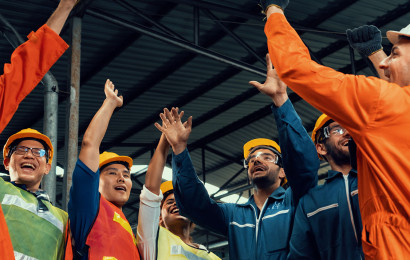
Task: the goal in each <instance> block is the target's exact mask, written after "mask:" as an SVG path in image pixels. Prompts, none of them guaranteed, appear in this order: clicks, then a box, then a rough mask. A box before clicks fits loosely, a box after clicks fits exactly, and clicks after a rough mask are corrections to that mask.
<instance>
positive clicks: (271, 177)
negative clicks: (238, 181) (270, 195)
mask: <svg viewBox="0 0 410 260" xmlns="http://www.w3.org/2000/svg"><path fill="white" fill-rule="evenodd" d="M279 171H280V168H279V169H278V170H269V172H268V173H267V174H266V175H263V176H257V177H255V178H253V179H250V182H251V184H252V186H253V187H254V188H258V189H263V188H268V187H270V186H272V185H273V184H275V182H276V181H277V179H279Z"/></svg>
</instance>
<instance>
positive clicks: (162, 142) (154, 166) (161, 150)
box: [145, 134, 169, 195]
mask: <svg viewBox="0 0 410 260" xmlns="http://www.w3.org/2000/svg"><path fill="white" fill-rule="evenodd" d="M168 152H169V143H168V141H167V139H166V138H165V135H164V134H162V135H161V138H160V139H159V142H158V146H157V149H156V150H155V153H154V155H153V156H152V159H151V161H150V163H149V165H148V170H147V174H146V175H145V187H147V189H148V190H149V191H151V192H152V193H154V194H156V195H159V194H160V186H161V180H162V173H163V171H164V168H165V163H166V160H167V156H168Z"/></svg>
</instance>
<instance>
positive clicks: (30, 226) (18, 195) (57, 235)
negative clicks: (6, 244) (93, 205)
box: [0, 179, 68, 260]
mask: <svg viewBox="0 0 410 260" xmlns="http://www.w3.org/2000/svg"><path fill="white" fill-rule="evenodd" d="M0 202H1V203H2V205H1V206H2V209H3V212H4V217H5V220H6V223H7V228H8V231H9V236H10V238H11V242H12V245H13V251H14V253H13V255H15V256H16V259H36V258H37V259H41V260H48V259H50V260H51V259H52V260H54V259H62V258H63V257H64V247H65V236H64V230H65V225H66V223H67V219H68V216H67V213H66V212H64V211H62V210H61V209H59V208H56V207H54V206H53V205H51V203H49V202H48V201H45V200H42V202H43V204H44V206H45V207H47V210H46V211H42V210H38V199H37V198H36V197H35V196H34V195H33V194H31V193H29V192H27V191H25V190H23V189H20V188H18V187H15V186H14V185H13V184H11V183H8V182H5V181H4V180H2V179H0Z"/></svg>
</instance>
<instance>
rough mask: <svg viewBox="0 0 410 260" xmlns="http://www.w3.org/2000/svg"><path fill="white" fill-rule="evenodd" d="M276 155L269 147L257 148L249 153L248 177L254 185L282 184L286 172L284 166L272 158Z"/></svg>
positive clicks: (262, 186)
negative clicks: (277, 163)
mask: <svg viewBox="0 0 410 260" xmlns="http://www.w3.org/2000/svg"><path fill="white" fill-rule="evenodd" d="M275 156H276V155H275V153H274V152H273V151H271V150H269V149H257V150H255V151H253V152H252V153H251V154H250V155H249V157H248V158H249V159H248V162H249V164H248V178H249V180H250V181H251V183H252V185H254V186H256V187H257V188H265V187H270V186H272V185H275V186H278V187H279V186H280V183H281V180H282V179H283V178H285V173H284V171H283V168H281V167H279V166H278V165H276V164H275V162H273V161H272V160H270V158H272V157H275Z"/></svg>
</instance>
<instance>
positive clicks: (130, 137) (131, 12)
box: [0, 0, 410, 258]
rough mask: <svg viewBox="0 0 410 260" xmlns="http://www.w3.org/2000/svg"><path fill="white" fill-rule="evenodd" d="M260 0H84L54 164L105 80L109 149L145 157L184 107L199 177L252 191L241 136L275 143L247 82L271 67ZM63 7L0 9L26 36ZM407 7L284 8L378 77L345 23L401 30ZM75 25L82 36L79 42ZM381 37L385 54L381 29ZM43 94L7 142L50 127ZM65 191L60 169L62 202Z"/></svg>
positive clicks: (64, 76) (131, 214) (1, 48)
mask: <svg viewBox="0 0 410 260" xmlns="http://www.w3.org/2000/svg"><path fill="white" fill-rule="evenodd" d="M256 2H257V1H255V0H235V1H234V0H225V1H217V0H206V1H205V0H203V1H202V0H158V1H152V0H138V1H137V0H81V1H80V2H79V4H78V5H77V7H76V8H75V10H74V11H73V14H72V16H71V18H70V19H69V22H68V23H67V25H66V26H65V28H64V30H63V32H62V37H63V38H64V39H65V40H66V41H67V42H68V43H71V45H72V44H78V45H79V46H81V52H80V53H79V52H77V53H76V55H77V58H79V59H80V66H77V67H76V69H79V78H78V79H77V80H78V81H79V86H80V87H79V114H78V116H77V117H74V118H73V117H69V116H68V115H69V111H68V107H70V98H69V97H70V89H72V88H71V87H70V86H71V84H70V82H72V78H70V77H72V76H70V75H71V74H70V73H69V68H70V64H72V57H71V55H70V53H71V52H70V51H67V52H66V53H65V54H64V56H63V57H62V58H61V59H60V60H59V61H58V62H57V63H56V64H55V65H54V66H53V68H52V69H51V73H52V74H53V75H54V77H55V78H56V79H57V82H58V101H59V105H58V128H57V130H58V135H57V163H58V165H59V166H60V167H61V168H65V166H66V161H67V160H66V158H65V157H67V156H65V149H66V147H67V145H66V139H67V138H66V137H67V136H68V138H69V136H70V135H69V134H68V132H67V131H68V130H67V129H68V126H69V125H70V124H73V122H78V140H76V142H77V144H80V143H81V139H82V135H83V134H84V132H85V130H86V128H87V126H88V124H89V122H90V120H91V118H92V117H93V115H94V113H95V112H96V111H97V110H98V108H99V107H100V105H101V104H102V102H103V100H104V97H105V96H104V92H103V88H104V83H105V80H106V79H107V78H109V79H111V80H112V81H113V82H114V84H115V86H116V88H118V89H119V90H120V92H121V93H122V94H123V96H124V105H123V107H122V108H120V109H118V110H117V111H116V112H115V113H114V115H113V117H112V119H111V123H110V126H109V128H108V131H107V134H106V136H105V138H104V140H103V144H102V148H101V151H104V150H108V151H112V152H116V153H118V154H121V155H128V156H131V157H132V158H133V160H134V164H135V165H147V164H148V163H149V160H150V157H151V155H152V153H153V151H154V149H155V147H156V144H157V142H158V140H159V137H160V132H159V131H158V130H157V129H156V128H155V127H154V123H155V122H159V121H160V118H159V113H161V112H162V109H163V108H164V107H167V108H171V107H179V108H180V109H181V110H184V111H185V115H186V116H190V115H192V116H193V129H192V133H191V136H190V139H189V147H188V149H189V151H190V153H191V157H192V159H193V162H194V165H195V168H196V170H197V173H198V175H199V177H200V178H201V179H202V180H203V181H204V182H206V183H209V184H212V185H214V186H216V187H218V188H220V189H221V190H223V191H224V192H225V195H221V194H222V193H219V194H217V195H215V197H216V198H218V199H221V196H227V195H230V194H236V195H239V196H240V197H242V198H245V199H246V198H248V196H249V194H250V192H249V188H250V186H249V184H248V180H247V175H246V171H244V170H243V167H242V157H243V153H242V147H243V144H244V143H246V142H247V141H248V140H250V139H253V138H258V137H264V138H271V139H274V140H277V139H278V133H277V129H276V126H275V120H274V118H273V116H272V114H271V111H270V105H271V104H270V100H269V98H267V97H266V96H264V95H262V94H260V93H258V91H257V90H256V89H254V88H253V87H252V86H250V85H249V84H248V82H249V81H250V80H258V81H262V82H263V81H264V75H265V69H266V65H265V58H264V56H265V54H266V53H267V46H266V37H265V35H264V32H263V29H264V23H265V22H264V19H263V18H264V16H263V15H262V14H261V13H260V8H259V7H258V6H257V4H256ZM57 4H58V1H56V0H19V1H8V0H0V14H1V15H2V16H3V17H4V19H5V20H6V21H7V22H8V23H9V24H10V25H11V26H12V27H13V28H14V29H15V30H16V31H17V33H18V34H19V35H21V36H24V35H27V34H28V33H29V32H30V31H32V30H36V29H37V28H38V27H40V26H41V25H42V24H43V23H45V22H46V20H47V18H48V17H49V15H50V14H51V13H52V11H53V10H54V9H55V7H56V6H57ZM409 11H410V2H409V1H407V0H378V1H375V0H329V1H328V0H316V1H306V0H290V4H289V6H288V7H287V9H286V15H287V17H288V19H289V21H290V23H291V24H292V26H294V28H295V29H296V30H297V31H298V33H299V34H300V35H301V37H302V40H303V41H304V42H305V44H306V45H307V46H308V47H309V50H310V52H311V56H312V58H313V59H315V60H316V61H317V62H319V63H322V64H324V65H326V66H329V67H332V68H334V69H336V70H338V71H341V72H344V73H354V74H364V75H368V76H375V75H376V74H375V70H374V68H372V66H371V65H370V63H369V61H368V60H367V59H363V58H362V57H361V56H360V55H359V54H358V53H353V52H352V50H351V49H350V48H349V45H348V42H347V40H346V35H345V31H346V29H348V28H354V27H358V26H360V25H363V24H373V25H376V26H377V27H379V28H380V30H381V31H382V34H383V36H384V35H385V32H386V31H387V30H388V29H393V30H400V29H401V28H403V27H405V26H406V25H407V24H408V23H409V21H410V14H409ZM74 20H75V21H76V22H74ZM0 30H1V32H2V34H3V36H4V37H0V62H2V63H6V62H9V59H10V54H11V53H12V51H13V47H12V45H11V44H10V43H13V38H14V36H13V32H12V31H11V29H10V27H8V26H6V25H5V24H4V22H2V23H1V24H0ZM75 30H77V31H76V32H75V33H77V35H78V34H79V35H80V36H81V42H80V41H79V40H75V39H74V38H72V35H73V32H74V31H75ZM73 41H76V42H73ZM283 44H286V43H283ZM383 45H384V49H385V51H386V53H389V52H390V48H391V46H390V44H389V43H388V41H387V39H386V38H385V37H384V38H383ZM43 96H44V87H43V86H42V85H41V84H40V85H39V86H38V87H37V88H36V89H35V90H34V91H33V92H32V93H31V94H30V95H29V96H28V97H27V98H26V99H25V100H24V101H23V102H22V103H21V105H20V107H19V109H18V111H17V112H16V114H15V116H14V118H13V119H12V121H11V122H10V124H9V125H8V127H7V128H6V129H5V130H4V131H3V132H2V134H1V135H0V143H1V144H4V143H5V142H6V140H7V138H8V136H10V135H11V134H13V133H15V132H17V131H19V130H21V129H23V128H28V127H30V128H35V129H38V130H40V131H42V129H43V117H44V109H43V106H44V105H43V104H44V101H43V99H44V98H43ZM289 96H290V99H291V101H292V102H293V104H294V106H295V108H296V111H297V112H298V114H299V115H300V117H301V118H302V121H303V124H304V126H305V128H306V129H307V130H308V132H310V131H311V130H312V129H313V126H314V123H315V121H316V119H317V118H318V116H319V115H320V114H321V113H320V112H319V111H317V110H316V109H314V108H313V107H311V106H310V105H309V104H307V103H306V102H305V101H303V100H302V99H301V98H300V97H298V96H297V95H296V94H295V93H292V91H291V90H289ZM342 98H343V97H341V99H342ZM55 112H57V111H55ZM185 118H187V117H185ZM78 147H79V146H78ZM169 163H170V161H169ZM168 166H170V164H169V165H168ZM326 167H327V164H326V163H323V165H322V169H321V171H320V173H319V175H320V176H325V175H324V174H325V172H326V170H327V168H326ZM142 168H143V169H144V167H142ZM144 174H145V171H144V170H140V171H138V172H137V173H134V174H133V190H132V194H131V197H130V201H129V203H128V204H127V205H126V207H125V208H124V212H125V214H126V215H127V217H128V219H129V221H130V223H131V224H132V225H133V227H135V225H136V223H137V215H138V214H137V212H138V204H139V193H140V190H141V188H142V184H143V183H144V177H145V175H144ZM321 178H323V177H321ZM63 190H64V188H63V181H62V178H60V177H58V178H57V189H56V204H57V205H59V206H61V205H63ZM193 237H194V239H195V240H196V241H198V242H199V243H203V244H205V245H208V246H210V247H211V248H214V249H213V250H216V251H217V252H219V253H220V254H223V255H224V256H225V258H227V255H226V242H225V241H226V238H225V237H223V236H221V235H217V234H214V233H211V232H210V231H208V230H205V229H202V228H201V227H198V228H197V229H196V231H195V232H194V234H193ZM218 250H219V251H218Z"/></svg>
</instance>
